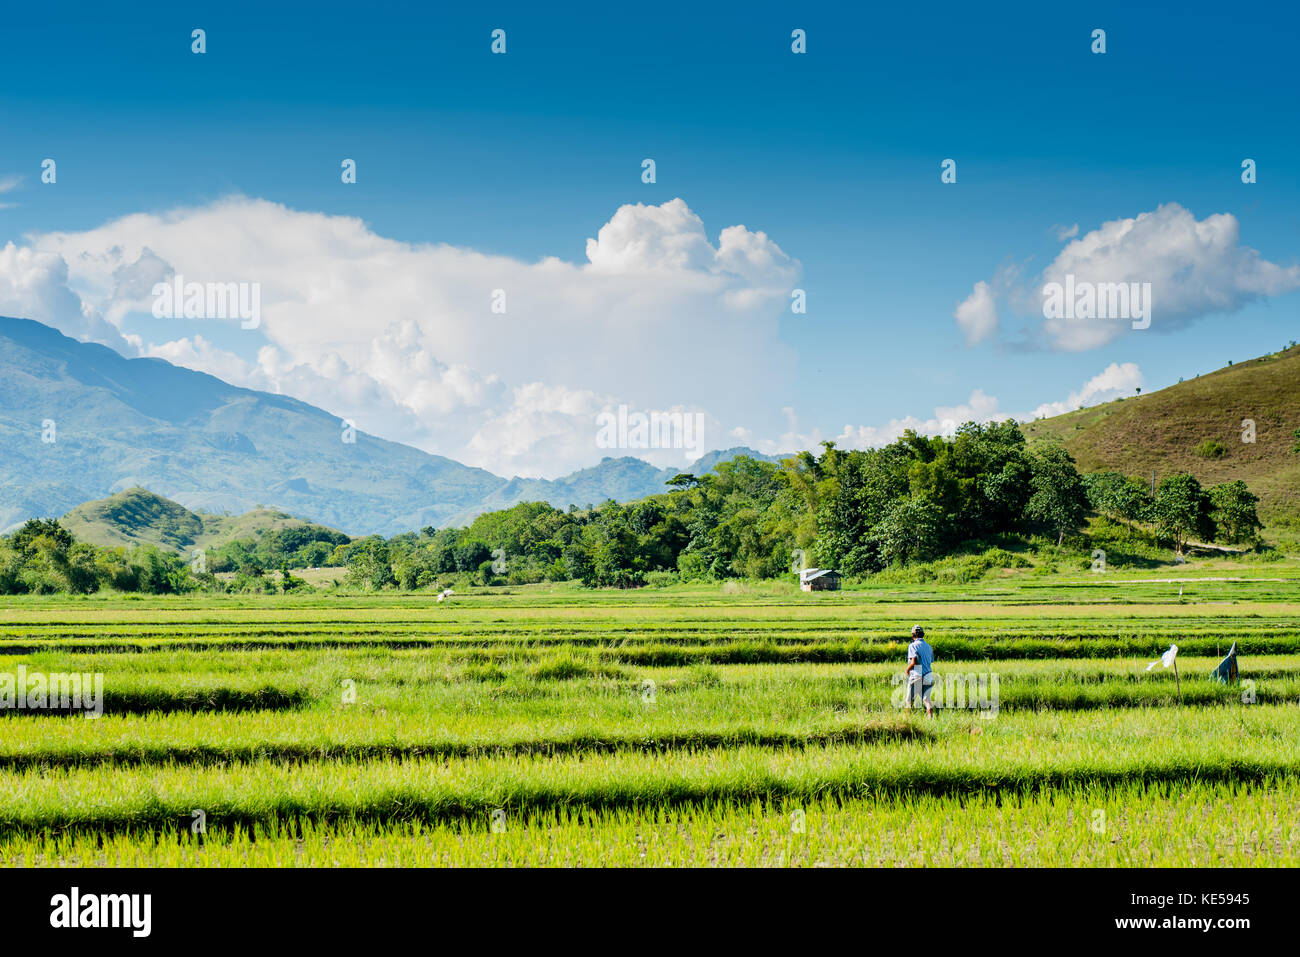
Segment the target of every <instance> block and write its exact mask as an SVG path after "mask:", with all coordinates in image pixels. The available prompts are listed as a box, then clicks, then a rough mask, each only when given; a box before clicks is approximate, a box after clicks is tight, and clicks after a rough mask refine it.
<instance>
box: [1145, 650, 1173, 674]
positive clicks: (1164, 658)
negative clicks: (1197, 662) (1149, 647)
mask: <svg viewBox="0 0 1300 957" xmlns="http://www.w3.org/2000/svg"><path fill="white" fill-rule="evenodd" d="M1177 657H1178V646H1177V645H1170V646H1169V650H1168V651H1166V652H1165V653H1164V654H1163V655H1161V656H1160V657H1159V658H1158V659H1156V660H1155V661H1153V662H1151V664H1149V665H1147V671H1150V670H1151V669H1152V668H1154V667H1155V666H1156V665H1164V666H1165V667H1166V668H1168V667H1169V666H1170V665H1172V664H1173V663H1174V659H1175V658H1177Z"/></svg>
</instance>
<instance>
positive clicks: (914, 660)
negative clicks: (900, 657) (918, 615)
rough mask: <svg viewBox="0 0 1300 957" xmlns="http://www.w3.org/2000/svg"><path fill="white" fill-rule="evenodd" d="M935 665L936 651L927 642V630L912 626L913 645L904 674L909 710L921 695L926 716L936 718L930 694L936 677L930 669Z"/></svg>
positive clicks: (908, 651)
mask: <svg viewBox="0 0 1300 957" xmlns="http://www.w3.org/2000/svg"><path fill="white" fill-rule="evenodd" d="M933 664H934V649H933V648H931V647H930V644H929V642H927V641H926V640H925V629H924V628H922V627H921V626H920V625H913V626H912V643H911V644H910V645H908V646H907V669H906V670H905V671H904V672H903V674H904V675H905V676H906V678H907V696H906V698H904V700H905V701H906V702H907V708H908V710H909V711H910V710H911V708H912V702H913V701H914V700H915V699H916V696H917V695H918V694H919V695H920V696H921V703H922V704H924V705H925V716H926V717H927V718H933V717H934V706H933V705H932V704H931V703H930V692H931V690H933V688H934V675H933V674H931V672H930V668H931V666H932V665H933Z"/></svg>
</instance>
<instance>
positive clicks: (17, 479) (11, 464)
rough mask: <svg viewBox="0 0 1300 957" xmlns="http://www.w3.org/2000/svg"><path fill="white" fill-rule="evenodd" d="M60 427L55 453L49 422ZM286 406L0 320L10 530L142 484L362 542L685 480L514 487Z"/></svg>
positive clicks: (4, 513) (0, 462) (596, 473)
mask: <svg viewBox="0 0 1300 957" xmlns="http://www.w3.org/2000/svg"><path fill="white" fill-rule="evenodd" d="M46 422H52V423H53V438H54V441H53V442H45V441H43V432H44V433H45V434H46V435H47V436H48V434H49V430H48V429H47V427H46V425H45V423H46ZM341 434H342V423H341V420H340V419H339V417H338V416H335V415H331V414H330V413H329V412H326V411H325V410H323V409H319V408H317V407H315V406H312V405H308V404H307V403H305V402H300V401H298V400H297V399H291V398H288V397H286V396H280V395H272V394H270V393H266V392H257V391H254V390H251V389H241V388H238V387H236V386H232V385H230V384H229V383H226V382H223V381H222V380H220V379H218V378H215V377H214V376H210V375H207V374H205V373H202V372H194V371H192V370H190V369H184V368H181V367H179V366H174V365H172V364H171V363H169V362H166V361H164V360H162V359H127V358H125V357H123V356H121V355H119V354H118V353H117V352H114V351H113V350H112V349H109V348H107V347H105V346H100V345H94V344H90V343H82V342H78V341H76V340H75V339H70V338H68V337H67V336H64V335H63V334H62V333H60V332H57V331H56V330H54V329H51V328H50V327H48V326H45V325H42V324H41V323H38V322H33V321H31V320H27V319H7V318H3V317H0V530H3V529H7V528H9V527H12V526H13V525H15V524H17V523H19V522H21V521H24V520H25V519H27V518H30V517H33V516H57V515H62V514H64V513H65V512H68V511H69V510H71V509H73V508H74V507H76V506H78V505H80V504H82V503H83V502H88V501H92V500H95V499H101V498H104V497H105V496H108V495H112V494H114V493H117V492H121V491H123V490H126V489H129V488H134V487H136V486H139V487H142V488H146V489H149V490H150V491H152V492H155V493H157V494H158V495H161V496H164V497H166V498H168V499H171V500H173V501H175V502H179V503H180V504H181V505H184V506H185V507H186V508H187V509H191V510H194V511H202V512H208V513H218V512H230V513H232V514H236V515H238V514H241V513H243V512H247V511H250V510H253V509H256V508H257V507H258V506H267V507H270V508H274V509H279V510H282V511H284V512H288V513H290V514H292V515H296V516H300V517H302V518H304V519H308V520H311V521H314V522H320V523H322V524H325V525H329V526H332V527H335V528H338V529H341V530H343V531H345V532H348V533H349V534H352V535H361V534H368V533H374V532H378V533H381V534H386V535H388V534H395V533H397V532H402V531H407V530H409V529H414V528H421V527H423V526H426V525H447V524H459V523H461V522H464V521H468V520H469V519H470V518H472V517H473V516H474V515H476V514H478V513H479V512H482V511H485V510H487V509H491V508H501V507H506V506H509V505H513V504H515V503H516V502H521V501H526V500H533V501H547V502H550V503H551V504H553V505H556V506H557V507H561V508H564V507H567V506H568V505H569V504H571V503H572V504H576V505H586V504H588V503H598V502H601V501H604V500H605V499H609V498H613V499H616V500H618V501H626V500H629V499H634V498H640V497H642V496H645V495H649V494H652V493H655V492H660V491H663V489H664V482H665V481H667V479H668V478H671V477H672V476H673V475H675V474H676V473H677V472H678V471H693V472H695V473H696V474H701V473H702V472H704V471H706V470H707V469H710V468H712V467H713V466H714V465H715V464H716V463H717V462H718V461H721V460H723V459H725V458H730V457H733V456H734V455H736V454H742V453H743V454H753V455H755V456H757V455H758V453H754V452H750V451H749V450H735V449H733V450H730V451H729V452H725V453H718V452H714V453H710V454H709V455H706V456H704V458H702V459H701V460H700V462H699V463H696V464H695V465H693V466H691V467H690V468H688V469H685V470H681V469H657V468H655V467H654V466H652V465H649V464H648V463H646V462H643V461H641V460H640V459H636V458H631V457H625V458H607V459H605V460H603V461H602V462H600V463H599V464H598V465H595V466H592V467H591V468H587V469H583V470H581V471H579V472H575V473H573V474H572V475H569V476H565V477H564V478H560V479H555V480H546V479H522V478H514V479H504V478H501V477H500V476H497V475H493V474H492V473H491V472H488V471H486V470H484V469H480V468H471V467H470V466H466V465H462V464H461V463H459V462H456V461H454V460H452V459H449V458H445V457H443V456H439V455H431V454H429V453H427V452H422V451H420V450H419V449H414V448H411V447H410V446H406V445H401V444H399V443H397V442H388V441H385V440H383V439H379V438H375V437H373V436H369V435H365V434H364V433H360V432H358V433H357V434H356V442H355V444H346V443H344V442H343V441H342V440H341Z"/></svg>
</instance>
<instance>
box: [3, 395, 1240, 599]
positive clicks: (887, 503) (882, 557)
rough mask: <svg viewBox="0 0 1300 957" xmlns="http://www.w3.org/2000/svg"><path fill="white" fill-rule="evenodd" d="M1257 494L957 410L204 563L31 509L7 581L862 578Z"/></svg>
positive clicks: (1197, 530) (1049, 544)
mask: <svg viewBox="0 0 1300 957" xmlns="http://www.w3.org/2000/svg"><path fill="white" fill-rule="evenodd" d="M1258 501H1259V500H1258V498H1257V497H1256V496H1255V495H1254V494H1253V493H1252V492H1251V491H1250V490H1249V489H1248V488H1247V487H1246V485H1245V484H1244V483H1243V482H1229V483H1223V484H1221V485H1215V486H1213V487H1210V488H1205V487H1203V486H1202V485H1201V484H1200V483H1199V482H1198V481H1197V480H1196V478H1195V477H1193V476H1191V475H1188V474H1177V475H1170V476H1167V477H1166V478H1165V479H1164V480H1163V481H1161V482H1160V483H1159V485H1158V486H1157V487H1156V488H1155V489H1154V492H1153V491H1152V489H1151V488H1150V487H1149V486H1148V485H1146V484H1144V483H1142V482H1141V481H1139V480H1137V479H1134V478H1130V477H1127V476H1124V475H1121V474H1119V473H1116V472H1096V473H1091V474H1088V475H1083V474H1081V473H1080V472H1079V471H1078V468H1077V465H1076V463H1075V461H1074V459H1073V458H1072V457H1071V456H1070V454H1069V453H1068V452H1067V451H1066V450H1065V449H1064V448H1063V447H1062V446H1060V445H1059V444H1050V443H1049V444H1042V445H1040V446H1037V447H1035V448H1030V447H1029V446H1028V445H1027V443H1026V441H1025V437H1024V435H1023V433H1022V432H1021V430H1020V428H1019V426H1018V425H1017V424H1016V423H1015V422H1014V421H1013V420H1008V421H1005V422H1000V423H990V424H977V423H973V422H968V423H966V424H965V425H963V426H961V428H959V429H958V430H957V432H956V433H955V434H954V435H953V436H952V437H940V436H936V437H926V436H921V435H918V434H917V433H915V432H912V431H908V432H906V433H904V435H903V436H902V437H901V438H900V439H898V440H897V441H895V442H893V443H891V444H889V445H886V446H883V447H881V448H877V449H866V450H845V449H840V448H837V447H836V445H835V443H834V442H823V443H822V446H821V451H820V453H819V454H813V453H812V452H801V453H799V454H798V455H795V456H793V457H792V458H790V459H786V460H785V461H783V462H781V463H771V462H765V461H759V460H755V459H751V458H747V457H738V458H735V459H732V460H730V461H726V462H722V463H720V464H719V465H718V466H717V467H716V468H715V469H714V470H713V472H711V473H710V474H707V475H702V476H696V475H691V474H688V473H682V474H679V475H677V476H675V477H674V478H673V479H672V480H671V481H670V482H669V483H668V487H667V488H666V489H665V491H664V492H662V493H660V494H657V495H651V496H649V497H647V498H644V499H641V500H638V501H635V502H629V503H622V504H620V503H616V502H614V501H608V502H605V503H604V504H601V505H599V506H588V507H586V508H578V507H577V506H570V507H569V508H568V509H559V508H555V507H554V506H551V505H549V504H546V503H543V502H525V503H521V504H519V505H515V506H513V507H512V508H508V509H502V510H499V511H493V512H487V513H484V514H483V515H480V516H478V517H477V518H476V519H474V521H473V522H471V523H470V524H469V525H468V526H467V527H464V528H444V529H436V528H432V527H430V528H425V529H422V530H421V531H419V532H414V531H412V532H408V533H406V534H402V535H397V536H394V537H392V538H387V539H385V538H383V537H381V536H377V535H376V536H369V537H364V538H358V539H349V540H346V541H335V540H333V539H331V538H329V537H325V536H321V535H320V533H319V532H317V531H312V530H311V529H312V528H317V527H312V526H309V527H308V530H305V531H296V532H295V530H282V531H281V532H279V533H268V536H264V537H263V539H262V540H261V541H260V542H253V541H250V542H244V543H232V544H231V545H228V546H225V547H224V548H223V550H221V551H220V554H219V555H217V556H216V557H217V559H218V560H217V561H216V562H215V563H214V566H212V567H210V568H209V569H208V570H207V571H206V572H203V573H196V572H195V571H194V570H193V569H192V568H190V567H189V566H188V565H186V563H185V562H183V561H182V560H181V559H179V558H177V557H176V556H172V555H169V554H167V553H163V552H159V551H158V550H157V549H152V550H150V549H148V548H138V549H135V550H133V551H130V552H126V551H124V550H122V549H116V550H112V549H97V548H95V547H93V546H90V545H85V544H82V543H72V542H71V536H70V535H68V534H67V533H66V532H64V531H63V530H62V529H58V526H57V523H54V522H52V521H51V520H47V521H46V522H44V523H33V522H29V523H28V525H27V526H24V528H23V529H22V530H20V531H19V532H18V533H15V535H12V536H10V537H9V539H7V540H5V541H4V542H3V543H0V592H6V593H15V592H22V591H39V590H45V589H46V588H48V587H49V586H50V583H52V582H53V583H58V582H63V583H66V585H67V587H63V588H54V589H53V590H67V591H87V590H89V591H93V590H96V588H99V587H110V588H117V589H120V590H127V591H130V590H140V591H154V590H161V591H168V590H172V591H176V590H185V589H188V588H214V589H225V590H230V589H232V588H234V589H237V590H271V589H274V588H275V587H276V586H277V585H278V586H279V587H280V588H282V589H285V590H289V589H291V588H293V587H296V586H295V585H294V584H293V583H294V582H300V579H296V578H294V577H293V576H292V574H291V571H290V569H291V568H292V567H305V566H304V565H303V564H302V562H304V561H307V560H308V556H309V557H310V560H311V563H312V564H322V565H325V564H328V565H335V566H338V567H339V568H340V569H341V571H342V581H343V583H344V584H346V585H347V586H349V587H355V588H363V589H382V588H400V589H407V590H412V589H423V588H435V587H437V588H441V587H446V586H447V585H449V584H452V583H454V582H456V581H461V582H464V581H472V582H475V583H477V584H484V585H487V584H499V583H509V584H523V583H531V582H540V581H571V580H577V581H579V582H581V583H582V584H583V585H586V586H589V587H618V588H630V587H636V586H640V585H644V584H655V583H661V582H668V581H699V580H719V579H726V578H753V579H758V578H774V577H779V576H783V575H789V574H791V571H792V569H793V568H796V567H799V566H803V565H816V566H819V567H824V568H835V569H838V570H839V571H840V572H842V573H843V574H845V575H848V576H866V575H872V574H876V573H880V572H882V571H885V570H886V569H896V568H902V567H907V566H909V565H913V564H916V563H924V562H929V561H932V560H935V559H939V558H942V557H944V556H947V555H953V554H956V553H979V552H981V551H983V550H987V549H989V548H993V547H1000V546H1003V545H1006V544H1008V543H1011V542H1017V541H1018V542H1021V543H1028V544H1032V543H1040V544H1041V545H1042V547H1044V548H1055V549H1066V550H1069V549H1071V548H1074V549H1075V550H1076V551H1085V552H1086V549H1087V548H1088V547H1089V546H1090V542H1089V541H1087V540H1085V539H1084V538H1083V537H1082V536H1081V534H1080V533H1081V531H1082V529H1083V528H1084V526H1085V524H1086V521H1087V518H1088V516H1089V515H1090V514H1095V515H1097V516H1099V517H1100V518H1101V520H1102V521H1104V522H1108V523H1113V524H1115V525H1116V526H1118V527H1119V528H1121V529H1125V530H1127V531H1128V532H1129V533H1131V534H1134V535H1139V534H1140V535H1146V536H1149V537H1153V538H1154V539H1157V540H1159V541H1162V542H1165V543H1167V544H1168V545H1169V546H1171V547H1172V548H1174V549H1175V551H1176V552H1177V553H1178V554H1182V553H1183V552H1184V550H1185V549H1186V547H1187V545H1188V543H1189V542H1191V541H1194V540H1197V539H1199V540H1201V541H1204V542H1224V543H1230V544H1248V543H1252V542H1254V541H1255V540H1256V539H1257V537H1258V533H1259V531H1260V529H1261V528H1262V525H1261V523H1260V521H1259V518H1258V514H1257V505H1258ZM51 526H53V527H51ZM55 529H58V530H57V531H55ZM291 533H292V534H291ZM333 534H335V535H337V533H333ZM342 537H343V538H346V536H342ZM300 539H301V540H300ZM327 552H328V556H326V553H327ZM277 559H278V562H277ZM277 564H278V566H279V567H280V569H281V573H280V580H279V582H275V581H268V577H269V576H265V575H264V572H265V571H266V570H267V569H269V568H274V567H276V565H277ZM227 569H231V570H235V571H236V572H237V573H238V574H236V575H235V577H234V579H233V580H222V579H218V578H216V577H214V576H213V575H212V571H222V570H227Z"/></svg>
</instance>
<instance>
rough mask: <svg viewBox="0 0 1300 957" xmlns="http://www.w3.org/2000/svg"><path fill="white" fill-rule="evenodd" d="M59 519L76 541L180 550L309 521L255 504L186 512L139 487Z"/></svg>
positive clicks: (202, 546) (222, 542)
mask: <svg viewBox="0 0 1300 957" xmlns="http://www.w3.org/2000/svg"><path fill="white" fill-rule="evenodd" d="M59 522H60V524H62V525H63V527H64V528H66V529H67V530H68V531H70V532H72V534H73V535H75V536H76V538H77V540H78V541H81V542H90V543H91V544H94V545H105V546H110V547H112V546H119V545H122V546H127V547H130V546H132V545H144V544H149V545H157V546H158V547H159V548H164V549H168V550H170V551H174V552H182V553H183V552H187V551H188V550H190V549H193V548H203V549H212V548H217V547H219V546H221V545H224V544H226V543H227V542H230V541H235V540H237V539H250V538H261V537H262V536H263V535H265V534H266V533H267V532H269V531H272V530H277V531H278V530H280V529H284V528H297V527H299V526H303V525H311V524H313V523H311V522H306V521H303V520H302V519H300V518H294V517H293V516H292V515H289V514H287V513H285V512H279V511H276V510H274V509H269V508H256V509H253V510H252V511H249V512H245V513H244V514H242V515H212V514H208V513H205V512H191V511H190V510H189V509H187V508H186V507H185V506H183V505H180V504H178V503H176V502H173V501H171V500H170V499H166V498H163V497H162V496H161V495H155V494H154V493H153V492H150V491H149V490H147V489H143V488H131V489H127V490H126V491H125V492H118V493H117V494H116V495H113V496H110V497H109V498H104V499H99V500H98V501H94V502H86V503H85V504H84V505H78V506H77V507H76V508H74V509H73V510H72V511H70V512H68V513H67V514H66V515H64V516H63V517H62V518H60V519H59ZM331 531H333V529H331Z"/></svg>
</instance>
